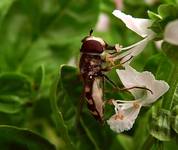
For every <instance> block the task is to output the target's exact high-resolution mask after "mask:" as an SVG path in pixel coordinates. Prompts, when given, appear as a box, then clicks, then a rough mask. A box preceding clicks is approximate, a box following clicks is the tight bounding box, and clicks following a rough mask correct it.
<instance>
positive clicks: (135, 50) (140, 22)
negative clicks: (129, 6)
mask: <svg viewBox="0 0 178 150" xmlns="http://www.w3.org/2000/svg"><path fill="white" fill-rule="evenodd" d="M113 15H115V16H116V17H118V18H119V19H121V20H122V21H123V22H124V23H125V25H126V26H127V28H129V29H130V30H132V31H134V32H135V33H137V34H138V35H140V36H141V37H143V38H144V39H143V40H141V41H139V42H137V43H135V44H133V45H131V46H128V47H125V48H120V49H119V52H118V55H117V56H115V57H114V58H113V60H114V61H116V60H120V61H121V64H123V65H126V64H129V63H130V61H131V59H132V58H133V57H134V56H137V55H138V54H140V53H141V52H142V51H143V49H144V48H145V47H146V45H147V44H148V42H149V41H150V40H152V39H153V38H154V36H155V34H154V32H153V31H152V30H150V29H149V27H150V26H151V24H152V22H151V20H149V19H143V18H134V17H132V16H130V15H126V14H124V13H123V12H121V11H120V10H114V11H113Z"/></svg>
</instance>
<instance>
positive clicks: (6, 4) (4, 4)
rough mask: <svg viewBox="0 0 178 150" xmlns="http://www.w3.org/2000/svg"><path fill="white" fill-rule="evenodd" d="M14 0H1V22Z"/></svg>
mask: <svg viewBox="0 0 178 150" xmlns="http://www.w3.org/2000/svg"><path fill="white" fill-rule="evenodd" d="M13 2H14V0H1V1H0V24H1V21H2V20H3V18H4V16H5V15H6V14H7V12H8V10H9V8H10V6H11V5H12V4H13Z"/></svg>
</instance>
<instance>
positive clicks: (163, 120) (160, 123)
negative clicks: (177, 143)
mask: <svg viewBox="0 0 178 150" xmlns="http://www.w3.org/2000/svg"><path fill="white" fill-rule="evenodd" d="M170 126H171V117H170V111H168V110H165V109H161V110H160V111H159V112H158V113H157V114H153V115H152V118H151V123H150V134H151V135H152V136H153V137H155V138H156V139H158V140H160V141H169V140H170V139H171V127H170Z"/></svg>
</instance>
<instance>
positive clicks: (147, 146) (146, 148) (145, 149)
mask: <svg viewBox="0 0 178 150" xmlns="http://www.w3.org/2000/svg"><path fill="white" fill-rule="evenodd" d="M153 143H155V138H154V137H153V136H151V135H149V136H148V138H147V139H146V140H145V142H144V144H143V146H142V148H141V150H150V149H151V147H152V146H153Z"/></svg>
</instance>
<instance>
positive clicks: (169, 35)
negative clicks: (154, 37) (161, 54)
mask: <svg viewBox="0 0 178 150" xmlns="http://www.w3.org/2000/svg"><path fill="white" fill-rule="evenodd" d="M164 40H165V41H167V42H169V43H171V44H174V45H178V20H174V21H172V22H170V23H168V25H167V26H166V28H165V32H164Z"/></svg>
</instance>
